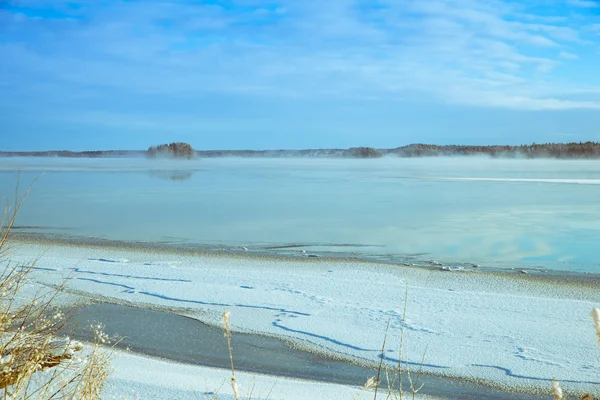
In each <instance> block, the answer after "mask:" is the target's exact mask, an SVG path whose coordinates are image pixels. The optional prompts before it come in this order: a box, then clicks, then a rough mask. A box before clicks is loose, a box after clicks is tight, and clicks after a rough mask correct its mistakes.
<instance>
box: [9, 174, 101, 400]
mask: <svg viewBox="0 0 600 400" xmlns="http://www.w3.org/2000/svg"><path fill="white" fill-rule="evenodd" d="M28 191H29V189H28V190H27V191H26V193H25V195H24V196H22V197H19V196H18V186H17V190H16V193H15V202H14V205H13V206H10V205H7V207H6V209H5V212H4V214H3V217H2V221H1V222H0V271H1V272H0V398H3V399H32V400H34V399H35V400H41V399H82V400H92V399H100V398H101V391H102V387H103V385H104V382H105V381H106V378H107V377H108V373H109V354H108V353H106V352H105V351H104V350H103V349H102V348H101V344H102V342H103V341H104V340H105V336H104V335H103V334H102V333H101V332H100V331H99V330H98V331H95V334H96V335H95V337H96V340H95V343H93V344H92V345H90V346H87V347H88V348H84V346H83V344H82V343H80V342H77V341H74V340H71V339H69V338H68V337H60V335H58V332H59V330H60V329H61V328H62V327H63V326H64V321H65V319H64V318H65V317H64V315H62V314H61V313H59V312H57V311H55V308H54V307H53V306H54V302H55V300H56V296H57V295H58V294H59V293H60V291H61V289H60V288H59V289H58V290H54V291H49V290H38V291H36V292H35V293H30V291H29V288H27V290H26V286H27V282H28V276H29V275H30V273H31V271H32V268H33V267H34V265H35V262H34V263H32V264H31V265H28V266H20V265H16V264H14V263H12V262H11V261H10V251H9V250H10V249H9V246H8V240H9V236H10V233H11V229H12V228H13V226H14V223H15V220H16V216H17V213H18V212H19V209H20V208H21V206H22V204H23V200H24V198H25V196H26V194H27V192H28Z"/></svg>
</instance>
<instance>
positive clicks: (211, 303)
mask: <svg viewBox="0 0 600 400" xmlns="http://www.w3.org/2000/svg"><path fill="white" fill-rule="evenodd" d="M42 253H43V257H42V258H41V259H40V260H39V261H38V263H37V264H36V266H35V270H34V271H33V273H32V275H31V278H32V286H35V285H39V284H44V285H57V284H59V283H61V282H62V281H63V280H64V279H65V278H69V280H68V284H67V290H68V291H76V293H87V294H89V295H91V296H94V297H96V298H102V299H106V300H109V301H113V302H114V301H117V302H118V301H126V302H132V303H136V304H139V305H142V306H145V307H152V306H166V307H170V308H174V309H179V310H180V312H181V313H182V314H185V315H193V316H195V317H196V318H198V319H199V320H202V321H204V322H207V323H210V324H214V325H218V324H219V321H220V318H221V315H222V313H223V312H224V311H225V310H231V323H232V327H233V329H234V330H237V331H246V332H258V333H263V334H268V335H273V336H280V337H285V338H288V339H290V340H293V341H296V342H297V343H299V344H300V345H302V346H306V347H307V348H309V349H313V350H315V351H324V352H330V353H334V354H338V355H343V356H347V357H350V358H355V359H359V360H362V361H364V362H367V363H377V362H378V360H379V356H380V354H381V345H382V341H383V338H384V334H385V329H386V325H387V323H388V321H389V322H390V329H389V332H388V333H387V343H388V349H387V350H386V353H385V356H386V359H387V360H389V362H391V363H394V364H395V363H397V359H398V357H399V352H398V350H399V349H398V344H399V342H400V334H401V328H402V325H403V321H402V320H403V310H404V306H405V305H404V299H405V291H406V288H407V287H408V301H407V304H406V318H405V320H404V327H405V328H404V332H405V333H404V335H405V336H404V344H405V346H406V347H405V348H404V349H403V350H404V351H403V358H404V357H407V359H408V363H409V365H410V366H411V368H414V369H417V368H418V367H419V365H420V364H421V362H422V360H423V369H424V370H425V371H426V372H428V373H433V374H440V375H446V376H456V377H467V378H476V379H481V380H485V381H488V382H492V383H497V384H502V385H506V386H510V387H521V388H542V389H548V388H550V385H551V380H552V378H553V377H554V378H556V379H557V380H559V381H560V382H561V385H562V387H563V388H565V389H566V390H577V391H585V390H587V391H593V392H597V391H598V390H600V351H598V350H599V349H598V343H597V341H596V332H595V331H594V328H593V321H592V319H591V317H590V312H591V311H592V309H593V308H594V307H598V306H599V305H600V288H595V287H590V286H584V285H576V284H573V283H567V282H566V281H565V282H564V283H560V282H550V281H540V280H539V279H536V278H535V277H532V276H530V275H518V274H514V276H503V275H495V274H492V273H485V272H480V270H465V271H459V272H447V271H439V270H432V269H429V270H427V269H422V268H412V267H400V266H392V265H386V264H375V263H365V262H355V261H352V260H325V259H321V258H318V259H315V258H310V259H309V258H300V257H299V258H298V259H297V260H296V259H283V258H275V257H257V256H252V255H249V256H243V255H225V254H222V255H221V254H211V253H208V254H205V255H194V256H191V255H184V254H175V253H170V254H167V253H159V252H150V251H142V250H140V251H137V250H136V251H125V250H114V249H102V248H99V247H89V248H85V247H72V246H68V247H60V246H53V247H50V248H47V247H45V246H42V245H37V244H20V245H18V246H16V247H15V248H14V249H13V253H12V260H13V262H18V263H22V264H26V263H28V262H30V261H31V260H33V258H35V257H36V256H38V255H40V254H42ZM233 340H234V342H235V335H234V338H233ZM127 357H133V356H127ZM131 360H134V361H135V360H138V359H136V358H131ZM132 362H133V361H132ZM135 362H138V361H135ZM119 365H120V364H119V363H117V368H116V370H117V374H116V375H115V376H116V378H112V379H113V380H114V379H125V380H127V379H130V380H132V382H133V381H135V379H138V378H140V379H141V377H137V375H136V373H133V372H127V371H121V370H120V367H119ZM178 368H179V367H178ZM181 368H183V367H181ZM186 368H187V367H186ZM189 368H191V367H189ZM194 368H195V367H194ZM128 374H133V375H131V376H130V375H128ZM136 377H137V378H136ZM134 378H135V379H134ZM173 379H175V378H173ZM151 381H152V380H149V381H148V382H151ZM148 382H146V383H148ZM165 382H166V381H165ZM165 384H166V383H165ZM361 384H362V382H357V386H360V385H361ZM157 390H158V389H157ZM142 398H143V397H142ZM346 398H347V397H346Z"/></svg>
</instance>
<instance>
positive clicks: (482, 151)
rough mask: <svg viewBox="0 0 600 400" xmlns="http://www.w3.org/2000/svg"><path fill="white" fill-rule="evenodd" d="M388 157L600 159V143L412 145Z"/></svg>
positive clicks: (389, 151) (391, 152)
mask: <svg viewBox="0 0 600 400" xmlns="http://www.w3.org/2000/svg"><path fill="white" fill-rule="evenodd" d="M382 153H384V154H394V155H397V156H400V157H429V156H472V155H489V156H491V157H509V158H517V157H518V158H600V143H599V142H578V143H575V142H573V143H543V144H536V143H534V144H530V145H527V144H523V145H520V146H456V145H448V146H438V145H433V144H411V145H409V146H403V147H398V148H396V149H391V150H382Z"/></svg>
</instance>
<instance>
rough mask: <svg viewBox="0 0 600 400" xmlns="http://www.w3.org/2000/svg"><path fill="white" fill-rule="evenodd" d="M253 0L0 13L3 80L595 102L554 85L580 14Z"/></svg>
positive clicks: (414, 0) (577, 40) (511, 103)
mask: <svg viewBox="0 0 600 400" xmlns="http://www.w3.org/2000/svg"><path fill="white" fill-rule="evenodd" d="M576 2H577V3H582V2H583V3H588V1H584V0H578V1H576ZM250 3H252V2H250ZM250 3H248V2H245V3H244V5H245V7H244V8H241V9H236V8H235V7H233V8H228V9H225V8H223V7H219V6H218V5H201V6H193V5H191V4H183V3H165V2H157V3H153V2H144V3H143V4H139V3H117V4H113V5H111V6H107V7H95V6H94V5H93V4H92V3H87V5H86V6H84V7H83V9H81V10H78V11H77V13H81V14H83V15H86V20H85V21H84V22H74V21H72V20H71V21H63V22H62V23H60V24H59V23H58V22H56V21H44V20H32V19H28V18H23V17H20V19H18V18H16V17H15V16H10V15H6V12H5V13H4V15H3V16H0V23H2V22H5V23H6V24H5V25H6V26H7V27H8V31H10V30H12V31H13V32H16V33H15V36H14V43H12V44H5V45H3V46H0V57H1V58H2V59H3V60H9V61H8V62H6V63H5V66H4V68H3V67H2V66H0V74H1V75H0V76H2V75H7V74H9V73H10V74H11V77H12V78H11V80H13V79H19V76H20V77H21V78H20V79H23V80H24V81H26V80H30V81H31V80H33V81H35V80H37V81H43V82H55V87H57V88H61V87H63V88H64V87H70V88H71V89H69V90H92V91H93V90H95V88H101V89H103V90H106V91H112V92H114V93H116V94H118V93H124V94H127V93H135V94H145V95H161V96H172V97H178V98H186V99H193V98H194V97H198V96H202V95H205V94H207V93H209V94H210V93H225V94H235V95H253V96H265V97H298V98H314V97H319V98H344V99H371V98H391V99H399V98H400V99H401V98H403V97H404V95H405V93H407V92H410V93H415V92H417V93H423V94H424V95H426V96H430V97H434V98H437V99H438V100H439V101H444V102H450V103H459V104H469V105H475V106H484V107H502V108H514V109H536V110H537V109H551V110H554V109H572V108H593V109H596V108H598V107H599V104H600V103H594V102H584V101H566V100H561V99H560V98H559V97H557V96H556V93H558V91H559V87H558V84H553V82H554V79H555V75H554V74H555V72H554V71H555V70H556V67H557V66H558V65H560V62H561V59H562V60H576V59H577V57H578V56H577V55H575V54H573V53H571V52H568V51H566V50H561V51H560V52H558V53H557V50H556V49H561V48H566V47H567V46H568V47H569V48H571V46H574V45H581V43H583V42H584V41H583V39H582V37H581V35H582V33H581V32H582V31H581V28H579V26H580V21H579V20H577V21H574V22H573V23H570V21H569V20H564V19H563V18H564V17H561V18H551V17H545V16H537V15H535V14H532V13H531V12H528V10H527V7H526V3H523V4H518V3H504V2H501V1H497V0H462V1H460V2H459V1H451V0H430V1H421V0H403V1H402V2H398V1H392V0H382V2H381V3H382V6H383V7H380V8H374V7H372V4H373V3H372V2H367V3H365V5H364V7H363V8H361V9H357V3H355V2H350V1H347V0H330V1H327V2H321V1H315V0H306V1H302V2H298V1H296V0H285V1H282V2H280V3H279V4H277V6H276V7H271V8H267V7H264V6H261V8H260V9H258V10H257V9H253V8H252V7H251V5H252V4H250ZM90 4H91V5H90ZM576 5H578V6H582V5H581V4H576ZM588 6H589V5H588ZM594 26H595V25H589V27H594ZM588 29H591V30H593V28H588ZM599 32H600V30H599ZM23 38H28V40H29V41H30V43H24V39H23ZM557 54H558V55H557ZM15 71H16V72H15ZM564 79H565V78H564V77H561V79H560V81H561V85H563V84H564ZM567 79H568V78H567ZM23 84H24V85H26V82H24V83H23ZM560 89H562V86H561V88H560ZM573 89H574V90H576V89H578V87H577V85H576V84H574V87H573ZM19 90H24V89H23V88H22V87H21V88H20V89H19ZM30 90H36V89H34V88H32V89H30Z"/></svg>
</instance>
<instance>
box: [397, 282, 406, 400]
mask: <svg viewBox="0 0 600 400" xmlns="http://www.w3.org/2000/svg"><path fill="white" fill-rule="evenodd" d="M407 303H408V283H407V284H406V288H405V292H404V308H403V310H402V325H401V327H400V346H399V348H398V368H397V373H398V393H399V395H400V400H402V399H403V396H404V391H403V389H402V384H403V379H402V355H403V346H404V333H405V327H406V307H407ZM407 368H408V364H407Z"/></svg>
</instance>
